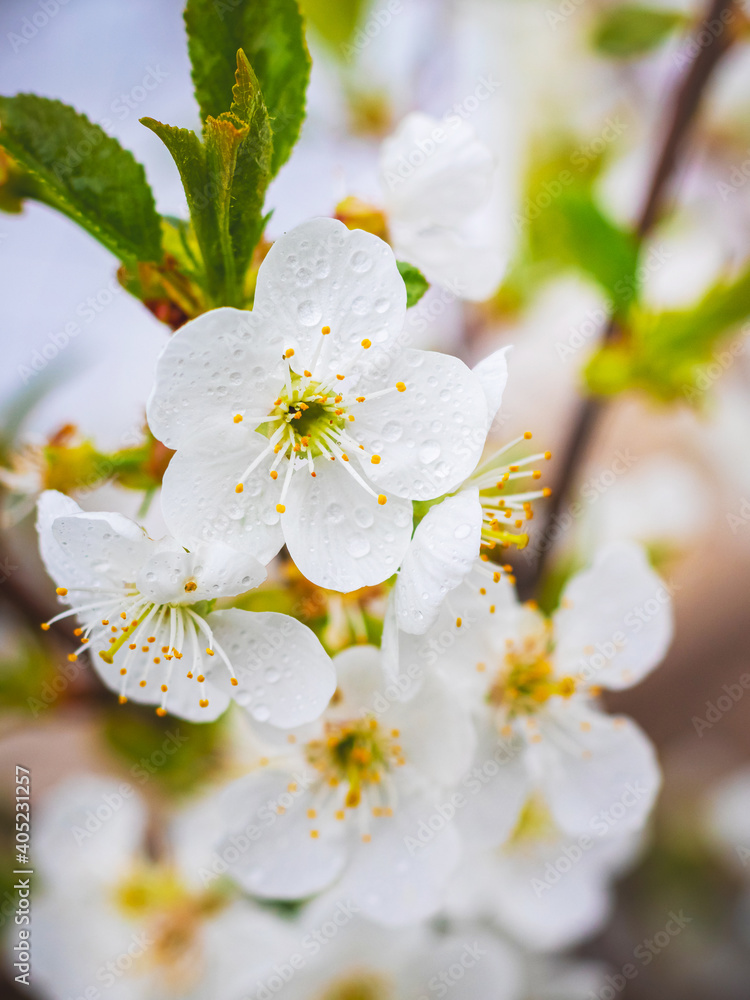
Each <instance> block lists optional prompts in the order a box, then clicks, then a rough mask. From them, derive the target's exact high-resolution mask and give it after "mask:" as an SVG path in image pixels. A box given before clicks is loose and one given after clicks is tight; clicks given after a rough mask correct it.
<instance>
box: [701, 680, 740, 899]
mask: <svg viewBox="0 0 750 1000" xmlns="http://www.w3.org/2000/svg"><path fill="white" fill-rule="evenodd" d="M746 676H747V675H746V674H743V677H746ZM725 697H727V696H726V695H725ZM706 825H707V827H708V832H709V834H710V835H711V838H712V839H713V840H714V841H715V842H716V843H717V845H718V846H719V847H720V848H721V850H722V853H723V855H724V857H725V859H726V860H727V861H728V862H729V863H730V864H731V865H732V866H733V867H734V868H735V870H737V871H738V872H739V874H740V875H743V876H744V878H745V879H746V880H747V881H748V882H749V883H750V871H748V861H750V768H747V767H746V768H744V769H742V770H740V771H735V772H734V773H733V774H730V775H728V776H727V777H726V778H724V780H723V781H722V782H721V783H720V785H719V787H718V788H716V789H715V791H714V792H713V793H712V795H711V796H710V799H709V801H708V815H707V824H706Z"/></svg>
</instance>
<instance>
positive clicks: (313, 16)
mask: <svg viewBox="0 0 750 1000" xmlns="http://www.w3.org/2000/svg"><path fill="white" fill-rule="evenodd" d="M300 6H301V8H302V13H303V14H304V15H305V18H306V19H307V21H308V22H309V23H310V24H311V25H312V26H313V27H314V28H315V30H316V31H317V33H318V34H319V35H320V37H321V38H322V39H323V40H324V41H326V42H327V43H328V44H329V45H330V46H331V49H332V50H333V51H334V52H335V53H336V54H337V55H338V56H339V57H340V58H344V59H347V60H348V59H350V58H351V56H352V55H353V53H354V48H353V46H352V38H353V36H354V32H355V31H356V30H357V25H358V24H359V22H360V20H361V18H362V13H363V11H364V10H365V8H366V6H367V4H366V0H300ZM388 16H389V17H390V16H392V15H390V14H388ZM367 40H368V41H369V38H368V39H367Z"/></svg>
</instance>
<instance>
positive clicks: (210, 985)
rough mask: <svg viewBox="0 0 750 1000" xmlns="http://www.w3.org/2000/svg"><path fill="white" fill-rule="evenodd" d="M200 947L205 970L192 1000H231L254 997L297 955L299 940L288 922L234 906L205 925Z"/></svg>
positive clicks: (244, 904)
mask: <svg viewBox="0 0 750 1000" xmlns="http://www.w3.org/2000/svg"><path fill="white" fill-rule="evenodd" d="M202 946H203V954H204V959H205V966H204V969H203V970H202V975H201V978H200V980H199V982H195V983H193V984H191V993H190V996H191V1000H192V998H193V997H194V998H195V1000H208V998H209V997H222V998H226V1000H233V998H235V997H238V998H239V997H249V996H257V995H258V993H259V992H260V989H261V984H263V986H264V987H265V982H267V980H268V979H269V978H270V977H271V976H273V975H274V974H275V969H278V968H279V967H280V966H281V967H284V966H286V965H287V963H288V961H289V957H290V955H293V954H294V953H295V952H296V951H297V949H298V948H299V935H298V934H297V933H295V928H294V926H293V925H290V922H289V921H287V920H284V919H283V918H281V917H277V916H275V915H274V914H273V913H272V912H271V911H269V910H262V909H261V908H260V907H257V906H251V905H250V904H248V903H247V902H245V901H244V900H238V901H236V902H234V903H232V904H231V905H230V906H229V907H228V908H226V909H223V910H219V911H218V913H217V915H216V916H215V917H214V918H213V919H208V920H206V921H205V922H204V927H203V941H202ZM193 989H196V991H197V992H196V993H193ZM186 1000H187V998H186Z"/></svg>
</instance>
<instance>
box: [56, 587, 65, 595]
mask: <svg viewBox="0 0 750 1000" xmlns="http://www.w3.org/2000/svg"><path fill="white" fill-rule="evenodd" d="M55 593H56V594H59V595H60V597H65V595H66V594H67V593H68V589H67V587H57V588H56V590H55Z"/></svg>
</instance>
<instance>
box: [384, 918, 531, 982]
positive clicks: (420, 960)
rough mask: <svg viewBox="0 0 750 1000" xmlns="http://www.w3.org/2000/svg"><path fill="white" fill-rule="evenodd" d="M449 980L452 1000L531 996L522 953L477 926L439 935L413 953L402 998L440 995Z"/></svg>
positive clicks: (495, 935)
mask: <svg viewBox="0 0 750 1000" xmlns="http://www.w3.org/2000/svg"><path fill="white" fill-rule="evenodd" d="M458 969H461V970H462V971H461V974H460V976H457V977H456V978H455V979H454V978H453V976H451V974H450V970H454V971H457V970H458ZM441 974H442V976H443V979H442V980H441V979H440V976H441ZM446 978H447V979H448V986H447V989H446V994H445V995H450V997H451V1000H490V998H491V1000H522V997H525V996H528V994H527V993H526V990H525V988H524V985H525V984H524V982H523V977H522V967H521V964H520V956H519V955H518V953H517V952H516V951H514V950H513V949H512V948H511V946H510V945H509V944H506V942H505V941H503V940H502V938H500V937H498V935H497V934H495V933H492V932H490V931H486V930H483V929H481V928H477V927H476V926H471V925H470V926H469V927H465V928H457V929H456V930H455V931H453V932H452V933H451V934H449V935H440V936H437V935H436V936H435V937H434V938H433V939H432V940H431V941H429V942H428V943H427V944H426V945H424V946H423V947H422V948H421V949H420V950H419V951H417V952H416V954H412V956H411V960H410V962H409V966H408V971H407V973H406V981H405V982H404V983H403V984H402V989H403V990H404V992H403V994H402V995H403V996H405V997H407V996H408V997H410V998H411V997H415V998H420V1000H421V998H422V997H427V996H429V995H430V993H432V994H434V995H435V996H440V995H441V991H440V990H439V989H437V987H439V986H443V984H445V982H446ZM407 983H408V986H407ZM448 989H449V990H450V994H448V992H447V990H448Z"/></svg>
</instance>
